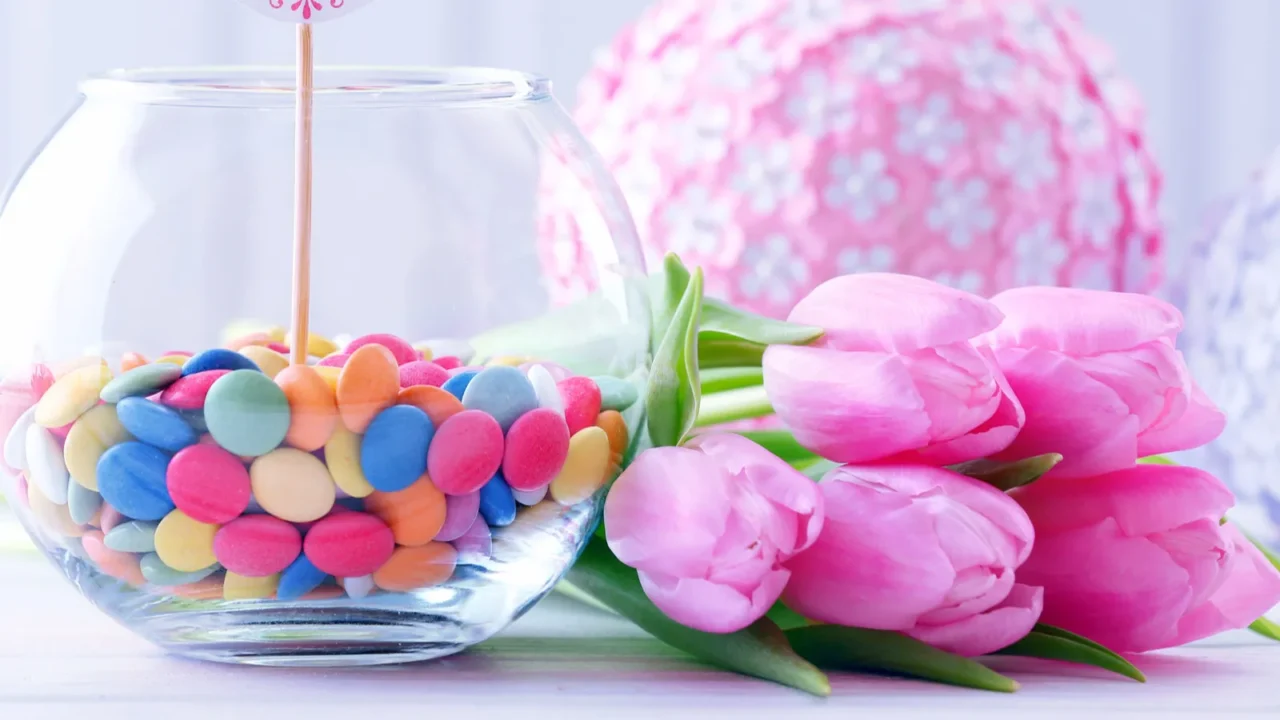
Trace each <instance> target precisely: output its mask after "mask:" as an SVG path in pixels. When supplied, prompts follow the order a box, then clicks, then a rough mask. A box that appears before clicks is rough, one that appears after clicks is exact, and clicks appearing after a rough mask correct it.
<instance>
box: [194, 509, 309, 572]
mask: <svg viewBox="0 0 1280 720" xmlns="http://www.w3.org/2000/svg"><path fill="white" fill-rule="evenodd" d="M301 551H302V533H300V532H298V528H296V527H294V526H293V525H290V524H289V523H287V522H285V521H284V520H281V519H279V518H275V517H272V516H270V515H245V516H244V517H242V518H238V519H236V520H232V521H231V522H229V523H227V524H226V525H224V526H222V529H221V530H219V531H218V533H217V534H216V535H214V536H213V555H214V557H216V558H218V562H220V563H222V566H223V567H225V568H226V569H227V570H230V571H231V572H233V573H235V574H237V575H243V576H245V577H267V576H268V575H275V574H276V573H278V572H280V571H282V570H284V569H285V568H287V567H289V565H290V563H292V562H293V561H294V560H297V559H298V553H299V552H301Z"/></svg>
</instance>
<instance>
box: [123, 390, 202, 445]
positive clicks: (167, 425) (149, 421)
mask: <svg viewBox="0 0 1280 720" xmlns="http://www.w3.org/2000/svg"><path fill="white" fill-rule="evenodd" d="M116 416H117V418H118V419H119V420H120V424H121V425H123V426H124V429H125V430H128V431H129V434H130V435H133V436H134V437H135V438H137V439H138V440H141V441H142V442H144V443H147V444H148V445H153V446H155V447H158V448H160V449H161V450H168V451H169V452H177V451H179V450H181V449H182V448H184V447H187V446H188V445H195V444H196V441H197V440H199V439H200V435H199V433H197V432H196V431H195V428H193V427H191V425H190V424H189V423H188V422H187V421H186V420H184V419H183V417H182V416H181V415H179V414H178V411H176V410H174V409H173V408H168V407H165V406H164V405H161V404H160V403H155V402H151V401H150V400H147V399H145V398H138V397H127V398H125V399H123V400H121V401H120V402H118V403H116Z"/></svg>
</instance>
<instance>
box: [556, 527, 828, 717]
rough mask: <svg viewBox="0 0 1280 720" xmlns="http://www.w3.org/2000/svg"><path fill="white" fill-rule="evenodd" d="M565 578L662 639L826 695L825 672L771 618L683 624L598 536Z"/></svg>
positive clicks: (756, 674) (718, 661) (757, 674)
mask: <svg viewBox="0 0 1280 720" xmlns="http://www.w3.org/2000/svg"><path fill="white" fill-rule="evenodd" d="M568 580H569V581H570V582H571V583H573V585H575V586H576V587H577V588H578V589H580V590H581V591H583V592H585V593H587V594H589V595H591V596H593V597H595V598H596V599H597V600H599V601H600V602H601V603H603V604H605V605H607V606H608V607H610V608H612V609H613V610H614V611H615V612H617V613H618V614H619V615H621V616H623V617H625V618H627V619H628V620H630V621H631V622H633V623H635V624H636V625H638V626H639V627H640V628H641V629H643V630H644V631H645V632H648V633H649V634H650V635H653V636H654V637H656V638H658V639H659V640H661V641H662V642H665V643H666V644H668V645H670V646H672V647H674V648H677V649H680V650H683V651H685V652H687V653H689V654H690V655H693V656H694V657H697V658H699V659H701V660H704V661H706V662H709V663H711V664H713V665H716V666H718V667H721V668H724V669H726V670H732V671H734V672H739V673H742V674H744V675H751V676H753V677H758V678H763V679H765V680H771V681H773V682H776V683H780V684H782V685H786V686H788V687H793V688H796V689H797V690H803V691H805V692H807V693H811V694H813V695H820V696H826V695H830V694H831V683H830V682H829V681H828V680H827V676H826V675H824V674H823V673H822V671H820V670H818V668H816V667H814V666H813V665H811V664H810V663H808V662H806V661H805V660H804V659H802V658H801V657H800V656H798V655H796V653H795V652H794V651H792V649H791V646H790V645H789V644H788V643H787V639H786V637H785V636H784V635H783V633H782V631H781V630H780V629H778V626H777V625H775V624H774V623H773V621H771V620H768V619H765V618H762V619H760V620H757V621H756V622H755V623H754V624H752V625H751V626H750V627H748V628H746V629H743V630H739V631H737V632H732V633H726V634H723V635H721V634H715V633H706V632H702V631H700V630H694V629H693V628H689V627H685V626H684V625H681V624H680V623H678V622H676V621H674V620H672V619H671V618H669V617H667V616H666V615H665V614H663V612H662V611H661V610H659V609H658V608H657V607H655V606H654V604H653V603H652V602H650V601H649V598H647V597H645V594H644V590H643V589H642V588H641V587H640V578H639V577H638V576H637V575H636V572H635V570H632V569H631V568H629V567H627V566H626V565H623V564H622V563H621V562H619V561H618V559H617V558H615V557H614V556H613V554H612V553H610V552H609V548H608V546H606V545H605V543H604V542H603V541H601V540H599V539H592V540H591V542H590V543H588V545H587V548H586V549H585V550H584V551H583V553H582V556H581V557H579V558H578V562H577V563H575V564H574V566H573V569H572V570H570V571H569V577H568Z"/></svg>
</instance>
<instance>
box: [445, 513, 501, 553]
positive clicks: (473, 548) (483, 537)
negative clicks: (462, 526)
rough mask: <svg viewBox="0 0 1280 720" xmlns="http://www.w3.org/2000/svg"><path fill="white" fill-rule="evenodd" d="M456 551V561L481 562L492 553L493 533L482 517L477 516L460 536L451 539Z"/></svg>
mask: <svg viewBox="0 0 1280 720" xmlns="http://www.w3.org/2000/svg"><path fill="white" fill-rule="evenodd" d="M453 547H454V548H455V549H457V551H458V562H483V561H485V560H488V559H489V556H490V555H491V554H492V553H493V534H492V533H491V532H490V531H489V524H488V523H486V522H485V521H484V518H482V517H478V518H476V521H475V522H474V523H471V527H469V528H467V531H466V532H465V533H463V534H462V537H460V538H458V539H457V540H455V541H453Z"/></svg>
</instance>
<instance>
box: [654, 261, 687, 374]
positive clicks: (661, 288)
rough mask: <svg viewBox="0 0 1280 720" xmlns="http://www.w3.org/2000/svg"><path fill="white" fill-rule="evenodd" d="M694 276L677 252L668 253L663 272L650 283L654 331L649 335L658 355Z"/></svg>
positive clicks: (663, 264) (663, 263)
mask: <svg viewBox="0 0 1280 720" xmlns="http://www.w3.org/2000/svg"><path fill="white" fill-rule="evenodd" d="M692 279H693V276H692V275H691V274H690V273H689V270H688V268H686V267H685V266H684V263H682V262H680V258H679V257H678V256H677V255H676V254H675V253H667V256H666V257H665V258H663V262H662V274H661V275H658V276H657V277H656V278H655V280H653V281H651V282H650V284H649V299H650V306H651V307H652V310H653V321H652V322H653V325H652V328H653V330H652V333H651V334H650V335H649V338H650V340H649V343H650V346H651V347H650V350H651V351H652V352H653V353H654V354H655V355H656V354H657V352H658V348H659V346H660V345H661V344H662V341H663V339H665V338H666V336H667V330H668V328H670V327H671V320H672V319H673V318H674V317H675V314H676V309H677V308H678V307H679V305H680V301H681V300H683V299H684V295H685V291H686V290H688V288H689V283H690V282H691V281H692Z"/></svg>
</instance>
